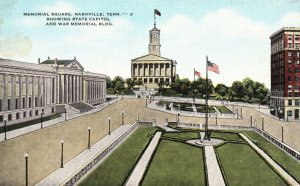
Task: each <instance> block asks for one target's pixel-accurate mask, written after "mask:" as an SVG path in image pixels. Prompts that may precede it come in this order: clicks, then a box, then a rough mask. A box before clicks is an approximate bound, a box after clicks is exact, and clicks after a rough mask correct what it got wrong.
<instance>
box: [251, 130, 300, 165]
mask: <svg viewBox="0 0 300 186" xmlns="http://www.w3.org/2000/svg"><path fill="white" fill-rule="evenodd" d="M254 131H255V132H256V133H258V134H260V135H261V136H263V137H264V138H265V139H267V140H268V141H270V142H271V143H273V144H274V145H276V146H277V147H279V148H280V149H282V150H283V151H285V152H286V153H288V154H290V155H291V156H293V157H295V158H296V159H297V160H300V153H299V152H298V151H297V150H295V149H293V148H292V147H290V146H288V145H287V144H285V143H283V142H282V141H281V140H279V139H278V138H276V137H274V136H272V135H271V134H269V133H267V132H265V131H263V130H261V129H259V128H254Z"/></svg>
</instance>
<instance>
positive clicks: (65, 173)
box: [36, 125, 131, 186]
mask: <svg viewBox="0 0 300 186" xmlns="http://www.w3.org/2000/svg"><path fill="white" fill-rule="evenodd" d="M130 126H131V125H123V126H120V127H119V128H117V129H116V130H114V131H113V132H112V133H111V135H107V136H105V137H104V138H102V139H101V140H99V141H98V142H97V143H95V144H94V145H93V146H91V149H86V150H84V151H82V152H81V153H80V154H78V155H77V156H75V157H74V158H73V159H72V160H70V161H69V162H67V163H66V164H64V168H59V169H57V170H56V171H54V172H52V173H51V174H50V175H48V176H47V177H46V178H44V179H43V180H41V181H40V182H38V183H37V184H36V185H37V186H45V185H47V186H52V185H53V186H54V185H60V184H62V183H63V182H65V181H66V180H67V179H68V178H70V177H71V176H72V175H73V174H75V173H76V172H78V170H80V169H81V168H82V167H83V166H84V165H86V164H87V163H88V162H89V161H90V160H91V159H92V158H93V157H95V156H96V155H97V154H99V153H100V152H102V151H103V150H104V149H105V148H106V147H107V146H108V145H110V144H111V143H113V142H114V141H115V140H116V139H117V138H118V137H119V136H120V135H121V134H122V133H123V132H125V131H126V130H127V129H128V128H129V127H130Z"/></svg>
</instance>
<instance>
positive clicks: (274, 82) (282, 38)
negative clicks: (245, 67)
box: [270, 27, 300, 120]
mask: <svg viewBox="0 0 300 186" xmlns="http://www.w3.org/2000/svg"><path fill="white" fill-rule="evenodd" d="M270 39H271V100H270V108H271V113H272V114H273V115H276V116H278V117H280V118H284V119H285V120H299V110H300V46H299V45H300V28H294V27H291V28H287V27H284V28H282V29H280V30H278V31H277V32H275V33H274V34H272V35H271V36H270Z"/></svg>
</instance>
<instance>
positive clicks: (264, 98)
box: [254, 82, 270, 104]
mask: <svg viewBox="0 0 300 186" xmlns="http://www.w3.org/2000/svg"><path fill="white" fill-rule="evenodd" d="M269 94H270V92H269V89H267V88H266V87H265V85H264V84H263V83H259V82H255V83H254V95H255V96H254V97H255V98H256V99H258V100H259V102H261V103H263V104H266V103H267V102H268V101H269V100H268V99H269V98H268V95H269Z"/></svg>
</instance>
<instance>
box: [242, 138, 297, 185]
mask: <svg viewBox="0 0 300 186" xmlns="http://www.w3.org/2000/svg"><path fill="white" fill-rule="evenodd" d="M240 135H241V136H242V138H243V139H244V140H246V141H247V142H248V143H249V144H250V146H251V147H253V148H254V149H255V151H256V152H258V153H259V154H260V155H261V156H263V158H264V159H265V160H266V161H267V162H268V163H269V164H270V165H271V166H272V167H274V168H275V169H276V170H277V172H279V174H280V175H281V176H282V177H283V178H284V179H285V180H287V181H288V182H289V183H290V184H291V185H295V186H297V185H299V183H298V182H297V181H296V180H295V179H294V178H293V177H291V176H290V175H289V174H288V173H287V172H286V171H285V170H283V169H282V168H281V167H280V166H279V165H278V164H277V163H276V162H275V161H274V160H272V159H271V158H270V157H269V156H268V154H266V153H265V152H264V151H263V150H261V149H260V148H259V147H257V146H256V145H255V144H254V143H253V142H252V141H251V140H250V139H249V138H247V137H246V136H245V135H244V134H242V133H240Z"/></svg>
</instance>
